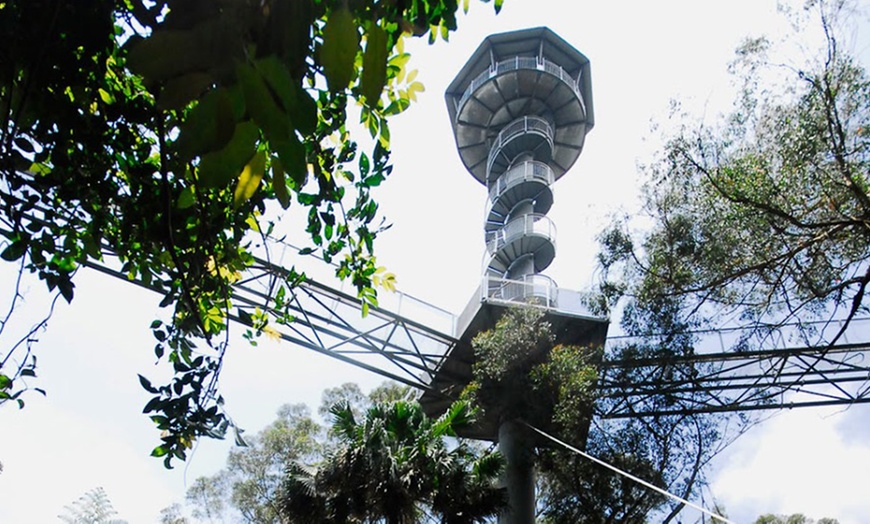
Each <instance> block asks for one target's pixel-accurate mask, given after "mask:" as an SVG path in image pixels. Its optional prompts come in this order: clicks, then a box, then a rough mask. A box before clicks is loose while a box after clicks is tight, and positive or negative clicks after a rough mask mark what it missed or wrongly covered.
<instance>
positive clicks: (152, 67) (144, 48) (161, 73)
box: [127, 30, 195, 82]
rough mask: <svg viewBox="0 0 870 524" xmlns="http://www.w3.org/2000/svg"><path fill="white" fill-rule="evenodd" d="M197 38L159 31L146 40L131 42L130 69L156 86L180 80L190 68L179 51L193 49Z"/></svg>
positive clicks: (182, 32)
mask: <svg viewBox="0 0 870 524" xmlns="http://www.w3.org/2000/svg"><path fill="white" fill-rule="evenodd" d="M194 37H195V35H194V33H193V31H174V30H158V31H154V32H153V33H151V34H150V35H149V36H148V37H147V38H144V39H135V40H134V39H132V38H131V39H130V45H129V48H130V52H129V54H128V55H127V67H129V68H130V70H131V71H133V72H134V73H136V74H139V75H142V76H143V77H145V78H146V79H148V80H151V81H154V82H159V81H161V80H165V79H168V78H172V77H174V76H177V75H178V74H179V73H181V72H183V71H184V69H185V68H186V67H187V64H186V63H185V62H184V61H183V60H179V56H178V55H179V51H180V50H182V49H184V50H186V49H190V47H191V46H192V45H193V40H194ZM181 54H183V53H181Z"/></svg>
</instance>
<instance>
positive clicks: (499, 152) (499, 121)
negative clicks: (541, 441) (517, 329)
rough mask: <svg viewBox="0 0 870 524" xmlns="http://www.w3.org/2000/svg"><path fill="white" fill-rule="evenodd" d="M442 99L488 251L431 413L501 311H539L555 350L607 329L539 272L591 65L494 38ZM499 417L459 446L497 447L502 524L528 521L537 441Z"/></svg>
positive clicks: (537, 40)
mask: <svg viewBox="0 0 870 524" xmlns="http://www.w3.org/2000/svg"><path fill="white" fill-rule="evenodd" d="M445 96H446V100H447V109H448V112H449V114H450V121H451V124H452V126H453V131H454V135H455V138H456V147H457V149H458V151H459V156H460V157H461V159H462V162H463V164H464V165H465V167H466V169H468V172H469V173H470V174H471V175H472V176H473V177H474V178H475V179H476V180H477V181H478V182H480V183H481V184H483V185H484V186H485V187H486V189H487V191H488V198H487V201H486V211H485V213H484V215H485V219H484V225H483V230H484V239H485V244H486V253H485V255H484V263H483V277H482V279H481V284H480V287H479V289H478V291H477V293H475V295H474V297H473V298H472V300H471V301H470V302H469V304H468V306H466V308H465V311H464V312H463V313H462V314H461V315H460V317H459V320H458V325H457V329H456V334H457V336H458V340H459V342H458V344H456V346H454V347H453V348H452V350H451V352H450V353H449V354H448V355H447V358H446V359H445V360H444V361H443V362H442V364H441V365H440V366H439V367H438V369H437V371H436V373H435V376H434V378H433V379H432V382H431V383H430V390H429V391H427V392H426V393H424V395H423V396H422V398H421V403H422V404H423V406H424V409H426V410H427V412H429V413H430V414H432V415H434V414H437V413H440V412H442V411H443V410H444V409H446V407H447V406H448V405H449V403H450V400H451V399H453V398H455V397H456V396H457V395H458V393H459V392H460V391H461V390H462V389H463V388H464V387H465V385H467V384H468V383H469V382H470V381H471V379H472V365H473V364H474V354H473V351H472V348H471V340H472V339H473V338H474V337H475V336H476V335H477V334H478V333H480V332H481V331H485V330H488V329H491V328H492V327H494V325H495V323H496V322H497V320H498V319H499V318H500V317H501V315H502V314H503V313H504V312H505V311H506V310H507V309H508V308H510V307H515V306H517V305H524V306H527V307H537V308H541V309H543V310H544V312H545V318H546V320H547V321H548V322H549V323H550V324H551V325H552V328H553V331H554V334H555V335H556V343H560V344H570V345H578V346H590V345H591V346H594V347H603V345H604V340H605V337H606V335H607V320H606V319H603V318H598V317H594V316H592V315H590V314H589V313H588V311H587V309H586V308H585V307H584V306H583V304H582V301H581V297H580V294H579V293H577V292H574V291H569V290H565V289H561V288H559V286H558V285H557V284H556V283H555V282H554V281H553V280H552V279H550V278H549V277H547V276H545V275H543V274H542V272H543V271H544V270H545V269H547V267H548V266H549V265H550V264H551V262H552V261H553V258H554V257H555V255H556V227H555V225H554V224H553V222H552V220H550V218H549V217H547V212H548V211H549V210H550V207H551V206H552V205H553V184H554V183H555V182H556V180H558V179H559V178H561V177H562V176H563V175H565V173H566V172H567V171H568V170H569V169H570V168H571V166H572V165H573V164H574V162H575V161H576V160H577V158H578V157H579V156H580V153H581V152H582V151H583V144H584V142H585V140H586V133H587V132H589V130H591V129H592V126H593V125H594V114H593V107H592V86H591V78H590V68H589V60H588V59H587V58H586V57H585V56H584V55H583V54H581V53H580V52H579V51H577V50H576V49H574V48H573V47H572V46H571V45H569V44H568V43H567V42H565V41H564V40H562V39H561V38H560V37H559V36H557V35H556V34H555V33H553V32H552V31H551V30H549V29H547V28H535V29H527V30H522V31H514V32H510V33H503V34H498V35H492V36H489V37H488V38H486V39H485V40H484V42H483V43H482V44H481V45H480V47H479V48H478V49H477V51H475V52H474V54H473V55H472V56H471V58H470V59H469V60H468V62H467V63H466V64H465V66H463V68H462V70H461V71H460V72H459V74H458V75H457V77H456V78H455V79H454V80H453V82H452V83H451V84H450V86H449V87H448V89H447V93H446V95H445ZM546 351H549V348H548V349H547V350H546ZM545 357H546V355H531V358H540V359H542V360H543V359H544V358H545ZM433 391H434V392H437V393H433ZM590 409H591V408H590ZM499 411H501V410H499V409H488V410H487V413H486V417H485V418H484V419H483V420H480V421H478V423H477V424H476V426H475V427H474V428H471V429H469V430H468V431H467V432H466V434H465V436H468V437H473V438H479V439H485V440H491V441H498V442H499V447H500V449H501V451H502V454H503V455H504V456H505V457H506V459H507V462H508V468H507V472H506V484H507V487H508V495H509V499H510V502H511V511H510V513H509V514H508V515H506V516H505V517H503V519H502V521H501V522H505V523H517V524H519V523H526V522H530V523H531V522H534V509H535V508H534V506H535V494H534V474H533V467H534V465H533V463H532V456H533V448H534V446H535V445H536V442H535V439H534V438H533V437H532V436H531V435H530V434H529V433H528V431H527V430H526V429H525V427H524V426H523V425H522V423H521V422H520V421H518V420H510V419H507V417H503V416H501V415H500V413H499ZM586 415H588V416H587V419H588V418H589V417H591V413H589V414H586ZM578 416H581V417H582V416H584V414H578ZM577 437H578V439H580V440H583V441H585V437H586V435H580V436H577Z"/></svg>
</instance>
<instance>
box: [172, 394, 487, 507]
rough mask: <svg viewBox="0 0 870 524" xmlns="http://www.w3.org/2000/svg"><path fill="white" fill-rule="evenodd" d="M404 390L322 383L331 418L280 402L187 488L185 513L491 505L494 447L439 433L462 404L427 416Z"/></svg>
mask: <svg viewBox="0 0 870 524" xmlns="http://www.w3.org/2000/svg"><path fill="white" fill-rule="evenodd" d="M410 394H411V393H410V391H409V390H408V389H407V388H406V387H404V386H398V385H396V384H390V383H386V384H384V385H382V386H380V387H378V388H375V389H374V390H372V391H371V392H370V393H369V394H368V395H365V394H363V393H362V392H361V391H360V389H359V387H358V386H357V385H356V384H344V385H342V386H340V387H336V388H331V389H327V390H326V391H324V392H323V397H322V403H321V406H320V408H319V409H318V411H319V412H320V413H321V414H322V415H325V416H327V417H328V418H330V419H332V421H333V423H332V425H331V426H330V427H329V428H327V427H325V426H323V425H321V424H320V423H319V422H317V421H316V420H314V419H312V418H311V417H310V415H309V413H308V410H307V408H306V407H305V406H302V405H293V406H289V405H288V406H284V407H282V408H281V410H280V411H279V413H278V415H279V416H278V419H277V420H275V421H274V422H273V423H272V424H270V425H269V426H268V427H266V428H265V429H263V430H262V431H261V432H259V433H258V434H257V435H256V436H254V437H252V438H250V439H249V442H248V444H249V445H248V446H247V447H245V448H238V449H235V450H233V451H231V452H230V455H229V458H228V460H227V465H226V468H224V469H223V470H221V471H220V472H218V473H217V474H215V475H213V476H210V477H200V478H198V479H197V480H196V481H195V482H194V484H193V485H192V486H191V487H190V488H189V489H188V492H187V502H188V504H189V505H190V506H191V507H192V510H193V516H194V517H195V518H196V519H198V520H202V521H208V522H228V521H240V522H249V523H260V524H266V523H279V522H280V523H288V522H363V521H365V522H372V521H374V520H364V519H366V518H371V519H377V518H384V519H387V518H389V519H392V520H390V521H391V522H392V521H395V519H398V518H404V519H405V521H408V522H420V521H423V520H425V518H424V516H425V515H429V516H432V517H433V518H437V519H439V521H443V522H451V523H455V524H461V523H472V522H478V521H480V519H482V518H483V517H484V516H486V515H493V514H495V513H496V512H497V511H498V509H499V508H501V507H502V505H503V502H504V493H503V490H501V489H498V488H496V487H495V485H494V481H495V480H496V478H497V476H498V474H499V472H500V471H501V468H502V465H503V461H502V460H501V457H500V456H499V455H498V454H492V453H485V452H482V451H480V450H478V449H476V448H475V447H473V446H471V445H470V444H469V443H468V442H467V441H454V440H452V439H451V440H450V441H448V440H447V437H448V436H449V435H452V434H453V432H454V430H455V428H456V427H458V426H459V425H460V424H462V423H467V422H468V416H469V415H471V411H470V410H469V409H468V405H466V404H458V405H457V406H455V407H454V408H453V409H452V410H451V411H450V412H449V413H448V414H447V415H445V416H444V417H441V418H440V419H438V420H431V419H429V418H427V417H426V416H425V415H424V414H423V412H422V410H421V408H420V406H419V404H417V403H416V402H413V401H411V400H409V397H410ZM408 519H410V520H408ZM441 519H446V520H441Z"/></svg>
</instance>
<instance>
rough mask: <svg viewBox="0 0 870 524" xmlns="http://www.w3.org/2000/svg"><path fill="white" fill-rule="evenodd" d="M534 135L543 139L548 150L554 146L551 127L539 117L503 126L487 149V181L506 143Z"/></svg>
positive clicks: (525, 118)
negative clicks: (527, 135) (523, 136)
mask: <svg viewBox="0 0 870 524" xmlns="http://www.w3.org/2000/svg"><path fill="white" fill-rule="evenodd" d="M526 134H536V135H539V136H542V137H544V138H545V139H546V140H547V143H548V144H549V145H550V149H552V148H553V145H554V134H553V126H551V125H550V122H548V121H547V120H546V119H544V118H541V117H539V116H524V117H522V118H518V119H516V120H514V121H513V122H511V123H510V124H508V125H506V126H504V127H503V128H502V129H501V131H499V133H498V137H496V139H495V142H493V143H492V146H490V149H489V157H488V158H487V160H486V178H487V181H488V180H489V175H490V173H491V172H492V164H493V163H495V159H496V157H497V156H498V155H499V153H501V150H502V148H503V147H504V146H505V145H507V143H508V142H510V141H511V140H513V139H515V138H517V137H518V136H521V135H526Z"/></svg>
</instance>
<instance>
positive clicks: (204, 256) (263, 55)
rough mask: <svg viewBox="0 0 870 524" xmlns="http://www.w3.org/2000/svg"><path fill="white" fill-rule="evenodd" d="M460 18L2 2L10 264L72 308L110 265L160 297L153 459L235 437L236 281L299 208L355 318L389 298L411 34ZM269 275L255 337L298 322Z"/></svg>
mask: <svg viewBox="0 0 870 524" xmlns="http://www.w3.org/2000/svg"><path fill="white" fill-rule="evenodd" d="M498 7H500V4H497V8H498ZM457 9H458V5H457V2H456V1H455V0H425V1H424V0H420V1H414V2H377V1H374V0H364V1H360V2H351V3H348V2H338V1H332V0H269V1H266V2H248V1H240V2H193V1H181V0H158V1H156V2H150V1H149V2H145V1H142V0H131V1H127V2H116V1H112V0H98V1H93V2H73V1H59V2H53V3H51V2H44V1H33V2H21V1H15V2H6V3H2V4H0V29H2V30H3V31H4V33H3V34H6V35H12V37H10V38H8V39H7V40H8V45H6V46H4V48H3V49H2V50H0V64H2V66H3V67H2V68H0V71H2V72H0V177H2V181H3V184H2V188H0V224H2V228H0V229H2V230H0V235H2V238H3V239H4V240H3V241H0V257H2V258H3V259H4V260H7V261H24V269H25V270H26V271H29V272H31V273H34V274H35V275H37V276H38V278H40V279H41V280H43V281H44V282H45V284H46V286H47V287H48V289H49V290H52V291H56V292H58V293H59V294H60V295H61V296H62V297H63V298H64V299H65V300H67V301H71V300H72V299H73V297H74V284H73V276H74V274H75V272H76V270H77V268H79V267H81V266H82V265H85V264H87V263H88V261H100V262H102V263H106V261H105V259H104V255H106V254H108V253H111V254H112V255H114V256H117V267H118V268H119V269H120V270H121V272H122V273H124V274H126V275H128V276H129V278H130V279H134V280H137V281H139V282H141V283H142V284H144V285H145V286H147V287H149V288H151V289H153V290H155V291H157V292H158V293H161V294H162V295H163V297H164V299H163V301H162V303H161V307H167V308H171V310H170V311H169V313H168V314H166V315H165V318H169V319H170V321H169V325H166V326H164V325H161V324H155V327H154V335H155V337H156V338H157V346H156V347H155V354H156V355H157V357H158V358H159V359H161V360H163V361H164V362H167V363H168V364H169V365H171V366H172V368H173V370H174V372H175V375H174V378H173V379H172V380H171V382H170V383H169V384H166V385H164V386H152V385H151V384H150V383H147V381H143V387H145V388H146V389H147V390H148V391H149V392H150V393H151V394H152V395H153V398H152V399H151V400H150V401H149V403H148V405H147V406H146V409H145V411H146V412H147V413H149V414H150V415H151V416H152V419H153V420H154V422H155V424H156V425H157V427H158V429H159V430H161V432H162V437H161V444H160V445H159V446H158V447H156V448H155V449H154V452H153V455H155V456H158V457H162V458H164V461H165V464H166V466H167V467H169V466H170V465H171V464H172V461H173V459H176V458H177V459H184V458H185V457H186V454H187V450H188V449H189V448H190V447H191V446H192V445H193V442H194V441H195V440H196V439H197V438H199V437H201V436H211V437H221V436H223V435H224V434H225V432H226V431H227V430H228V429H229V428H230V427H231V425H232V424H231V421H230V419H229V418H228V417H227V415H226V414H225V413H224V411H223V407H222V399H221V397H220V394H219V392H218V378H219V373H220V370H221V364H222V362H223V355H224V354H225V352H226V351H227V350H228V347H227V340H228V337H227V334H228V319H229V318H230V316H231V312H234V305H233V301H232V286H233V284H234V283H235V282H237V281H238V279H239V278H240V274H241V272H242V271H244V270H245V268H247V267H249V266H251V265H252V264H254V261H255V259H254V248H255V242H254V241H255V240H256V241H257V243H259V244H262V243H263V241H264V240H265V237H266V236H267V235H268V234H269V233H270V232H271V231H272V229H273V226H274V225H275V223H276V222H277V221H278V220H280V219H281V216H282V215H281V211H282V210H286V209H288V208H290V207H291V206H292V205H293V202H294V201H295V202H296V203H297V204H298V207H299V208H300V210H301V212H303V213H305V214H307V216H308V224H307V227H306V230H305V232H304V234H301V235H299V236H300V237H302V238H296V239H294V241H295V243H297V244H310V245H311V246H312V247H311V248H310V249H311V250H312V251H315V250H316V251H317V252H318V253H319V255H320V257H322V258H323V259H324V260H326V261H332V260H335V261H336V262H337V264H338V269H337V275H338V276H339V277H341V278H343V279H349V280H350V281H351V282H352V284H353V285H354V286H355V287H356V289H357V293H358V296H359V297H360V298H361V299H362V300H363V310H364V312H365V311H367V309H368V307H369V306H371V305H376V304H377V293H376V289H375V287H376V286H377V283H380V284H381V285H384V286H391V285H392V284H393V280H392V279H381V280H379V281H376V279H375V276H376V275H377V271H378V266H377V263H376V258H375V255H374V241H375V239H376V237H377V235H378V234H379V232H380V231H382V228H383V226H382V222H380V221H379V220H378V217H377V214H378V205H377V202H376V201H375V200H374V199H373V197H372V194H371V189H372V188H374V187H377V186H378V185H379V184H380V183H381V182H382V181H383V180H385V178H386V177H387V176H388V175H389V174H390V172H391V169H392V168H391V166H390V163H389V156H390V152H389V144H390V138H389V137H390V134H389V126H388V123H387V118H388V117H389V116H392V115H395V114H398V113H401V112H402V111H404V110H406V109H407V108H408V107H409V105H410V102H411V101H413V100H414V98H415V92H417V91H419V90H421V89H422V86H421V85H420V84H419V83H417V82H414V77H413V74H412V73H410V72H409V71H408V69H407V62H408V59H409V56H408V54H407V53H405V52H404V50H403V46H402V39H403V38H405V35H406V34H407V33H413V34H416V35H423V34H426V33H427V32H430V34H431V35H432V39H434V37H435V35H440V36H442V37H443V38H445V39H446V38H447V35H448V34H449V32H450V31H452V30H454V29H455V28H456V17H455V13H456V10H457ZM363 35H365V42H366V45H365V49H362V48H361V46H360V45H359V42H360V41H361V40H362V36H363ZM179 50H184V52H179ZM354 101H359V102H364V104H365V105H364V106H363V111H362V119H363V123H364V125H365V127H366V128H367V129H368V131H369V132H370V134H371V136H372V137H373V138H374V139H375V141H374V144H375V145H374V146H373V148H372V150H371V151H369V152H368V153H362V152H360V151H359V147H358V145H357V143H356V142H355V141H354V140H353V139H352V137H351V135H350V132H349V130H348V122H347V111H348V106H349V104H352V103H353V102H354ZM358 158H359V165H360V168H361V169H360V171H361V172H360V173H359V174H358V176H355V175H354V174H353V173H352V172H351V171H350V170H351V169H353V166H355V165H356V164H357V159H358ZM363 158H365V162H364V163H363ZM363 164H365V169H364V171H365V172H364V173H363V172H362V171H363V169H362V166H363ZM294 207H295V206H294ZM306 239H307V241H306ZM109 263H110V264H113V262H109ZM275 277H276V279H277V280H278V282H276V284H275V286H274V287H273V290H274V294H273V295H271V296H268V297H265V298H264V304H263V306H270V307H271V308H273V309H274V310H276V311H278V314H277V315H276V316H275V317H274V318H269V317H267V318H258V319H256V320H257V324H256V325H253V323H252V326H251V327H252V329H251V331H250V332H249V334H250V337H249V338H251V339H253V338H254V335H256V334H258V333H262V332H264V331H265V332H268V323H269V322H270V321H271V322H288V321H290V320H291V317H290V315H289V313H287V311H288V310H287V309H286V307H287V304H288V301H287V298H286V294H287V293H289V292H290V290H291V288H292V286H293V285H294V284H295V283H297V282H298V281H299V279H300V278H301V277H300V275H298V274H297V273H296V272H295V271H292V270H291V271H289V272H288V273H287V274H284V275H276V276H275ZM376 282H377V283H376ZM279 293H284V295H283V297H279V296H278V295H279ZM267 309H268V308H267V307H263V308H262V310H267ZM282 312H283V313H282ZM234 313H235V312H234ZM245 315H247V316H246V317H245ZM239 316H240V317H245V318H249V319H253V317H254V316H255V314H254V313H251V312H246V313H245V314H244V315H243V314H241V313H239ZM28 350H29V349H28ZM16 352H19V353H21V352H24V350H23V349H19V346H16V347H13V348H10V349H8V350H5V353H6V355H5V356H4V358H2V359H0V362H2V363H4V364H6V363H7V362H10V361H11V360H10V359H11V358H12V355H13V354H14V353H16ZM28 356H29V354H28ZM16 359H17V362H23V361H25V360H28V358H22V357H21V356H20V355H16ZM27 369H31V368H27ZM2 373H3V376H4V377H6V378H7V379H8V380H6V381H4V384H5V385H4V386H2V387H0V393H2V394H4V395H7V396H6V397H4V398H2V399H0V402H2V401H5V400H9V399H10V398H11V396H12V395H16V394H18V393H16V392H15V391H14V390H12V389H11V387H12V386H11V384H12V383H15V382H17V379H18V378H19V377H20V376H22V374H21V373H22V370H21V369H19V370H18V371H15V370H14V369H13V370H10V369H9V368H5V367H4V369H3V372H2ZM14 400H20V399H19V398H17V397H16V398H14Z"/></svg>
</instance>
